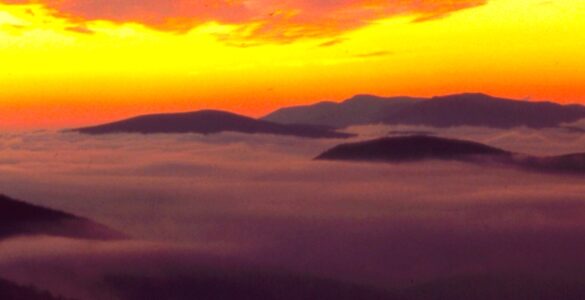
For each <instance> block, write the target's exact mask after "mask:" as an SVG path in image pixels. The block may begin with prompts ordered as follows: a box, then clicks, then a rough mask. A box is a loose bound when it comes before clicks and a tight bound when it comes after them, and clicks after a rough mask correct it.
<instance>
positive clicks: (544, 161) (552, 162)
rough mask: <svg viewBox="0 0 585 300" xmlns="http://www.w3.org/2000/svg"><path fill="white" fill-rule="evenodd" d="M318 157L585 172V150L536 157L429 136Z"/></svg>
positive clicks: (341, 148) (355, 146) (380, 142)
mask: <svg viewBox="0 0 585 300" xmlns="http://www.w3.org/2000/svg"><path fill="white" fill-rule="evenodd" d="M315 159H316V160H342V161H370V162H394V163H399V162H415V161H423V160H458V161H466V162H476V163H497V164H498V165H507V166H511V167H516V168H520V169H524V170H529V171H537V172H544V173H562V174H573V175H585V153H573V154H565V155H558V156H544V157H539V156H532V155H528V154H522V153H513V152H509V151H506V150H502V149H498V148H494V147H491V146H488V145H484V144H481V143H476V142H472V141H464V140H457V139H447V138H442V137H437V136H429V135H412V136H398V137H385V138H380V139H375V140H370V141H364V142H357V143H348V144H341V145H338V146H335V147H333V148H331V149H329V150H327V151H325V152H323V153H322V154H320V155H319V156H317V157H316V158H315Z"/></svg>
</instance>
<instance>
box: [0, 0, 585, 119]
mask: <svg viewBox="0 0 585 300" xmlns="http://www.w3.org/2000/svg"><path fill="white" fill-rule="evenodd" d="M583 32H585V2H583V1H580V0H554V1H544V0H543V1H540V0H459V1H454V0H387V1H381V0H341V1H329V0H318V1H309V0H287V1H275V0H218V1H213V0H203V1H193V0H168V1H156V0H143V1H140V2H138V1H135V0H0V57H1V58H2V59H1V70H2V72H0V129H5V128H10V129H12V128H59V127H67V126H76V125H89V124H93V123H100V122H106V121H110V120H113V119H118V118H123V117H128V116H132V115H136V114H144V113H153V112H171V111H189V110H197V109H203V108H214V109H224V110H229V111H234V112H238V113H242V114H246V115H250V116H262V115H263V114H266V113H268V112H270V111H271V110H273V109H276V108H278V107H282V106H290V105H298V104H306V103H312V102H316V101H321V100H334V101H341V100H343V99H345V98H349V97H350V96H352V95H354V94H362V93H368V94H377V95H384V96H393V95H411V96H433V95H444V94H451V93H459V92H484V93H489V94H493V95H496V96H505V97H513V98H518V99H527V100H551V101H556V102H560V103H585V71H584V70H585V52H584V51H583V49H584V48H585V39H583V38H582V36H583Z"/></svg>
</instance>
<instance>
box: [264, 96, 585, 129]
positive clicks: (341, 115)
mask: <svg viewBox="0 0 585 300" xmlns="http://www.w3.org/2000/svg"><path fill="white" fill-rule="evenodd" d="M323 103H326V104H323ZM356 107H357V108H356ZM583 118H585V106H582V105H578V104H569V105H562V104H558V103H554V102H550V101H538V102H537V101H534V102H532V101H524V100H517V99H508V98H501V97H494V96H490V95H488V94H484V93H461V94H452V95H445V96H435V97H432V98H414V97H406V96H401V97H379V96H372V95H357V96H354V97H352V98H350V99H347V100H345V101H342V102H340V103H335V102H320V103H317V104H313V105H304V106H293V107H286V108H281V109H278V110H276V111H274V112H272V113H270V114H268V115H266V116H264V117H263V118H262V119H263V120H269V121H272V122H277V123H283V124H291V123H305V124H314V125H324V126H333V127H336V128H342V127H348V126H354V125H368V124H389V125H426V126H433V127H454V126H483V127H491V128H500V129H510V128H515V127H522V126H524V127H529V128H550V127H559V126H561V125H562V124H564V123H572V122H576V121H578V120H580V119H583Z"/></svg>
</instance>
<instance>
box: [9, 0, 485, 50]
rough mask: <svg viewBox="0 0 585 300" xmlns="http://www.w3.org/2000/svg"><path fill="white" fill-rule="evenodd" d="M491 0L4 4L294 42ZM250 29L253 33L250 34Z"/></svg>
mask: <svg viewBox="0 0 585 300" xmlns="http://www.w3.org/2000/svg"><path fill="white" fill-rule="evenodd" d="M486 2H487V0H386V1H383V0H284V1H276V0H166V1H161V0H0V3H4V4H42V5H44V6H45V7H47V8H48V9H50V10H51V11H53V12H54V14H55V15H57V16H59V17H62V18H67V19H69V20H71V21H74V22H77V23H84V22H87V21H93V20H108V21H112V22H116V23H127V22H133V23H139V24H144V25H146V26H149V27H152V28H156V29H159V30H168V31H187V30H189V29H191V28H194V27H196V26H197V25H199V24H201V23H205V22H209V21H217V22H220V23H224V24H236V25H250V24H254V27H247V29H248V30H242V32H241V34H242V35H243V36H244V37H246V38H252V39H277V40H283V41H290V40H294V39H297V38H302V37H323V36H331V35H335V34H339V33H342V32H345V31H348V30H352V29H356V28H359V27H361V26H364V25H366V24H368V23H371V22H373V21H375V20H378V19H383V18H388V17H392V16H401V15H413V16H415V17H416V18H417V20H429V19H435V18H439V17H442V16H445V15H447V14H449V13H451V12H454V11H458V10H462V9H467V8H472V7H476V6H480V5H483V4H485V3H486ZM250 28H252V30H250Z"/></svg>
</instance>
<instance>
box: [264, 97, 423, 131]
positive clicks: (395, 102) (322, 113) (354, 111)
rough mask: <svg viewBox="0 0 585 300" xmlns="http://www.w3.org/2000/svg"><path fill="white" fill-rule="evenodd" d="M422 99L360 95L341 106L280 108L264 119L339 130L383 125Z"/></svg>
mask: <svg viewBox="0 0 585 300" xmlns="http://www.w3.org/2000/svg"><path fill="white" fill-rule="evenodd" d="M422 100H423V99H421V98H411V97H393V98H383V97H378V96H371V95H357V96H354V97H353V98H351V99H348V100H346V101H344V102H342V103H335V102H320V103H317V104H314V105H308V106H295V107H287V108H281V109H279V110H277V111H275V112H273V113H271V114H269V115H267V116H265V117H263V118H262V119H263V120H266V121H271V122H276V123H282V124H295V123H300V124H314V125H322V126H331V127H336V128H342V127H347V126H351V125H360V124H374V123H380V122H382V121H383V120H384V119H385V117H386V116H389V115H392V114H394V113H396V112H398V111H400V110H401V109H403V108H405V107H408V106H410V105H412V104H414V103H417V102H419V101H422Z"/></svg>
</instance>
